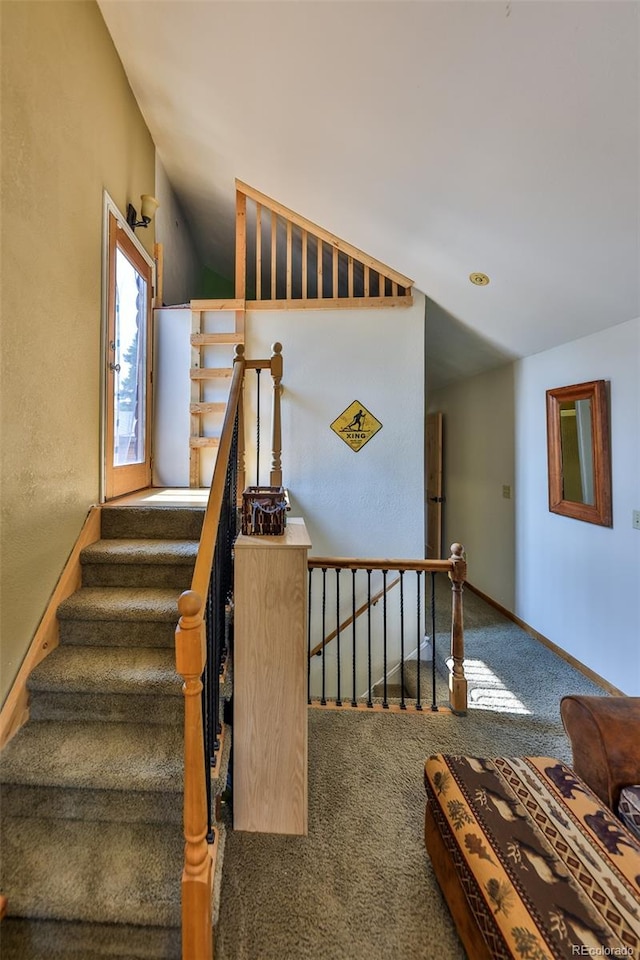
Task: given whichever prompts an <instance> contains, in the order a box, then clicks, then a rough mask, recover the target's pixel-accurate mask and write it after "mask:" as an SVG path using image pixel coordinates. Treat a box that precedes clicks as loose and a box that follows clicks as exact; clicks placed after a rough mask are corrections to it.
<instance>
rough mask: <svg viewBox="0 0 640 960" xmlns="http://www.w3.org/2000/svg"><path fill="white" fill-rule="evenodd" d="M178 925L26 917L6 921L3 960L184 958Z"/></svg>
mask: <svg viewBox="0 0 640 960" xmlns="http://www.w3.org/2000/svg"><path fill="white" fill-rule="evenodd" d="M181 939H182V937H181V931H180V930H179V928H177V927H149V926H147V927H142V926H139V925H136V926H133V925H132V924H125V923H117V924H116V923H112V924H107V923H70V922H69V921H65V920H25V919H22V918H17V917H16V918H13V917H9V918H7V919H5V920H4V921H3V923H2V960H156V958H158V957H162V958H164V960H180V957H181V956H182V953H181V950H182V948H181Z"/></svg>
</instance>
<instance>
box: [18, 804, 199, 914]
mask: <svg viewBox="0 0 640 960" xmlns="http://www.w3.org/2000/svg"><path fill="white" fill-rule="evenodd" d="M2 834H3V836H2V849H3V867H2V888H3V890H5V891H6V893H7V895H8V897H9V912H10V914H11V915H13V916H32V917H40V918H57V919H61V920H82V921H89V922H102V923H104V922H108V923H134V924H152V925H159V926H176V925H178V924H179V923H180V870H179V865H180V864H181V863H182V860H183V847H184V838H183V836H182V830H181V828H180V825H179V824H176V825H174V826H167V825H165V826H164V827H163V829H162V830H159V829H158V826H157V825H156V824H145V823H137V824H131V823H104V822H95V823H92V824H91V826H90V829H88V827H87V824H86V823H84V822H82V821H80V820H56V821H51V820H41V819H35V818H33V819H32V818H28V817H24V818H23V817H7V818H6V819H5V821H4V823H3V830H2Z"/></svg>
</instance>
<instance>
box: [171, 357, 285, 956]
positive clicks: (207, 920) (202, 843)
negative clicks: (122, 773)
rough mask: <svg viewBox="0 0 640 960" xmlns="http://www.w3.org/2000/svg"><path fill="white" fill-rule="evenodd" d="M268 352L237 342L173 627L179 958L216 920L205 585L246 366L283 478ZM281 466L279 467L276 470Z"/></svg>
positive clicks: (203, 950)
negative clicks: (267, 405) (180, 819)
mask: <svg viewBox="0 0 640 960" xmlns="http://www.w3.org/2000/svg"><path fill="white" fill-rule="evenodd" d="M272 351H273V353H272V356H271V358H270V359H269V360H255V361H247V360H246V359H245V356H244V345H243V344H241V343H239V344H237V345H236V347H235V352H234V358H233V371H232V374H231V386H230V389H229V398H228V401H227V405H226V410H225V415H224V420H223V424H222V431H221V435H220V440H219V444H218V452H217V457H216V463H215V468H214V471H213V479H212V481H211V489H210V491H209V497H208V500H207V507H206V510H205V516H204V522H203V525H202V531H201V535H200V544H199V547H198V554H197V557H196V562H195V566H194V571H193V577H192V580H191V589H190V590H187V591H185V592H184V593H183V594H182V595H181V597H180V599H179V601H178V610H179V613H180V619H179V621H178V626H177V628H176V668H177V672H178V673H179V674H180V675H181V676H182V678H183V681H184V683H183V686H182V692H183V694H184V698H185V722H184V837H185V859H184V869H183V873H182V960H212V958H213V928H212V914H211V893H212V884H213V856H214V853H212V849H211V846H210V844H209V843H207V835H208V834H209V832H210V829H211V827H212V824H211V823H210V822H209V813H208V803H207V778H206V770H205V737H204V734H203V729H204V728H203V711H202V696H201V694H202V689H203V684H202V679H201V678H202V675H203V673H204V670H205V666H206V664H207V642H206V635H205V620H204V616H205V609H206V606H207V595H208V592H209V588H210V580H211V575H212V567H213V563H214V556H215V551H216V541H217V539H218V527H219V525H220V519H221V515H222V508H223V500H224V497H225V486H226V482H227V472H228V469H229V465H230V457H231V455H232V450H233V440H234V432H235V425H236V418H237V424H238V444H237V457H238V464H237V466H238V481H239V489H238V491H237V499H236V505H237V504H238V503H239V502H241V499H240V498H241V496H242V489H243V487H244V451H245V447H244V424H243V410H244V402H243V387H244V376H245V371H246V370H247V369H248V368H251V367H254V368H260V369H261V368H269V369H270V370H271V375H272V377H273V383H274V387H273V389H274V395H273V398H274V412H273V418H274V419H273V431H272V456H273V465H272V472H271V483H272V484H274V483H276V482H277V484H278V485H281V483H282V470H281V468H280V467H279V464H280V453H281V437H280V406H279V404H280V391H281V387H280V380H281V378H282V355H281V354H282V345H281V344H280V343H274V344H273V347H272ZM278 469H279V472H278Z"/></svg>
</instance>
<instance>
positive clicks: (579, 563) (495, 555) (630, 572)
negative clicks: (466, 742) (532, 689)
mask: <svg viewBox="0 0 640 960" xmlns="http://www.w3.org/2000/svg"><path fill="white" fill-rule="evenodd" d="M601 379H602V380H608V381H609V383H610V392H611V411H610V413H611V448H612V449H611V452H612V495H613V527H611V528H608V527H599V526H597V525H595V524H592V523H585V522H583V521H580V520H573V519H570V518H568V517H562V516H559V515H558V514H555V513H550V512H549V503H548V483H547V434H546V406H545V392H546V390H548V389H550V388H553V387H561V386H566V385H568V384H571V383H582V382H585V381H588V380H601ZM639 382H640V320H634V321H630V322H629V323H626V324H621V325H620V326H617V327H613V328H611V329H609V330H607V331H605V332H603V333H598V334H594V335H592V336H589V337H585V338H582V339H580V340H574V341H572V342H571V343H568V344H565V345H563V346H561V347H556V348H555V349H553V350H548V351H545V352H544V353H540V354H536V355H535V356H532V357H527V358H525V359H523V360H518V361H516V362H515V363H514V364H509V365H508V366H506V367H501V368H499V369H497V370H494V371H491V372H489V373H487V374H483V375H481V376H478V377H473V378H470V379H468V380H465V381H462V382H461V383H457V384H455V385H453V386H451V387H448V388H447V389H445V390H442V391H440V392H439V393H436V394H434V395H433V396H432V397H430V402H429V408H430V409H441V410H443V411H444V414H445V425H446V427H445V428H446V449H445V477H446V491H445V492H446V495H447V506H446V511H447V513H446V517H447V536H448V538H449V539H450V538H451V537H454V538H458V539H460V540H461V542H462V543H464V544H465V546H466V547H467V548H468V551H469V580H470V582H471V583H473V584H474V585H476V586H477V587H479V588H480V589H481V590H483V591H484V592H485V593H487V594H489V595H490V596H491V597H493V598H494V599H495V600H498V601H499V602H500V603H502V604H503V605H504V606H505V607H507V608H508V609H510V610H512V611H513V612H514V613H515V614H516V615H517V616H519V617H520V618H521V619H522V620H524V621H525V622H526V623H528V624H529V625H530V626H532V627H533V628H534V629H536V630H537V631H538V632H539V633H541V634H543V635H544V636H545V637H548V639H549V640H551V641H553V643H555V644H557V645H558V646H559V647H561V648H562V649H564V650H565V651H567V652H568V653H570V654H571V655H572V656H573V657H575V658H576V659H577V660H579V661H581V662H582V663H583V664H585V665H586V666H587V667H590V668H591V669H592V670H595V672H596V673H598V674H599V675H600V676H602V677H604V678H605V679H606V680H608V681H609V682H610V683H612V684H613V685H614V686H616V687H618V688H620V689H621V690H623V691H624V692H625V693H627V694H630V695H635V696H637V695H640V643H639V640H640V532H639V531H637V530H634V529H632V526H631V517H632V510H634V509H640V388H639ZM510 481H511V482H513V498H514V499H513V501H508V500H503V499H502V484H503V483H508V482H510Z"/></svg>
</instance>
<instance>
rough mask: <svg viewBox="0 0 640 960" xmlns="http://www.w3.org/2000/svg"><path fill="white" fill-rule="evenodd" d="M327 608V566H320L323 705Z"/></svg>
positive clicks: (324, 698)
mask: <svg viewBox="0 0 640 960" xmlns="http://www.w3.org/2000/svg"><path fill="white" fill-rule="evenodd" d="M326 609H327V568H326V567H323V568H322V699H321V700H320V703H321V704H322V705H323V706H326V703H327V697H326V686H325V683H326V655H325V654H326V648H327V645H326V643H325V639H324V638H325V637H326V633H325V614H326Z"/></svg>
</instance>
